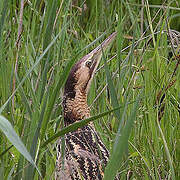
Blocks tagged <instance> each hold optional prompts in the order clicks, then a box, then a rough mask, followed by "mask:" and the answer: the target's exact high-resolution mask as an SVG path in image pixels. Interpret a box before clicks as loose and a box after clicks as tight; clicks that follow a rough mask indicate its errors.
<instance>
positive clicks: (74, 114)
mask: <svg viewBox="0 0 180 180" xmlns="http://www.w3.org/2000/svg"><path fill="white" fill-rule="evenodd" d="M89 116H90V111H89V107H88V104H87V94H86V93H82V92H81V91H77V92H76V95H75V97H74V98H68V97H67V98H65V99H64V120H65V124H66V125H69V124H72V123H74V122H76V121H80V120H82V119H85V118H88V117H89Z"/></svg>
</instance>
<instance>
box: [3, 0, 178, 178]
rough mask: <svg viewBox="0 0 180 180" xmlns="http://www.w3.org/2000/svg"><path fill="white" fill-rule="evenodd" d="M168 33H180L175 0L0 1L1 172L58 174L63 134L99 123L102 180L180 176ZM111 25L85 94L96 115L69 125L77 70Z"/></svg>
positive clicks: (173, 55) (174, 56) (174, 66)
mask: <svg viewBox="0 0 180 180" xmlns="http://www.w3.org/2000/svg"><path fill="white" fill-rule="evenodd" d="M142 4H144V6H142ZM171 29H175V30H176V31H180V4H179V2H178V1H163V3H162V2H161V1H153V0H149V1H148V0H145V1H142V2H140V1H135V0H132V1H120V0H112V1H109V0H107V1H103V0H96V1H93V0H89V1H81V0H79V1H78V0H77V1H70V0H66V1H65V0H61V1H56V0H49V1H36V0H35V1H24V0H21V1H20V0H19V1H17V0H14V1H12V2H9V1H6V0H2V1H0V114H1V115H0V125H1V127H0V129H1V132H0V175H1V176H0V177H3V179H28V180H29V179H39V177H41V178H43V179H53V178H54V171H55V162H56V144H55V142H56V140H57V138H58V137H60V136H63V135H64V134H65V133H67V132H69V131H73V130H75V129H76V128H78V127H80V126H82V125H84V124H86V123H88V122H89V121H93V122H94V124H95V127H96V129H97V131H98V133H99V134H100V136H101V138H102V140H103V142H104V143H105V145H106V146H107V148H108V149H109V150H110V152H111V157H110V160H109V164H108V165H107V168H106V171H105V179H113V177H114V176H115V175H116V174H118V175H119V177H120V178H121V179H154V180H155V179H178V178H179V177H180V150H179V149H180V141H179V139H180V133H179V130H180V129H179V122H180V121H179V119H180V95H179V92H180V71H179V70H178V69H179V66H178V65H179V64H178V61H180V58H179V54H178V49H179V47H176V46H175V45H176V43H175V41H171V40H172V38H174V39H173V40H175V38H176V37H178V32H176V33H173V32H174V31H171ZM113 31H117V32H118V35H117V39H116V42H114V43H113V45H112V46H111V48H110V49H109V50H108V52H104V54H103V58H102V61H101V64H100V66H99V69H98V71H97V74H96V77H95V79H94V81H93V84H92V87H91V90H90V93H89V96H88V104H89V105H90V107H91V115H92V118H90V119H87V120H84V121H82V122H80V123H77V124H74V125H72V126H70V127H67V128H65V129H62V125H63V122H62V121H63V117H62V107H61V102H62V91H63V86H64V83H65V81H66V79H67V76H68V73H69V71H70V69H71V67H72V66H73V64H74V63H75V62H76V61H77V60H79V59H80V58H81V57H82V56H83V55H85V54H86V53H88V52H89V51H90V50H91V49H93V48H94V47H95V46H97V45H99V43H100V42H101V41H102V40H103V39H105V37H107V36H108V35H109V34H110V33H112V32H113ZM101 35H102V36H101ZM98 37H100V38H99V39H97V38H98ZM91 42H93V43H92V44H91ZM179 42H180V40H179ZM112 57H113V58H112ZM109 60H110V61H109ZM9 123H10V124H9ZM12 126H13V130H12V129H11V128H12ZM61 129H62V131H60V130H61ZM8 131H10V132H11V133H10V132H9V133H8V134H7V132H8ZM15 132H16V134H17V135H18V136H19V137H20V139H21V140H20V139H19V138H16V135H14V136H12V134H13V133H15ZM21 141H22V142H23V144H24V145H25V147H26V149H27V150H28V152H29V154H28V152H26V149H23V148H24V146H23V145H22V144H21ZM17 144H18V145H19V146H18V145H17ZM16 148H17V149H16ZM29 155H31V156H29ZM34 163H35V164H36V165H37V169H38V170H39V171H40V172H39V173H38V171H37V169H36V168H35V164H34ZM117 172H118V173H117Z"/></svg>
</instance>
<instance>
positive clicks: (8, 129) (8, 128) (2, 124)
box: [0, 115, 41, 175]
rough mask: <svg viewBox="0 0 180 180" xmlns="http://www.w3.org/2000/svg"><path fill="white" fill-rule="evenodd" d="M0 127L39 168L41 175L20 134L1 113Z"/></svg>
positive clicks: (17, 147)
mask: <svg viewBox="0 0 180 180" xmlns="http://www.w3.org/2000/svg"><path fill="white" fill-rule="evenodd" d="M0 129H1V131H2V132H3V133H4V134H5V135H6V137H7V138H8V139H9V141H10V142H11V143H12V144H13V145H14V146H15V147H16V149H17V150H18V151H19V152H20V153H21V154H22V155H23V156H24V157H25V158H26V159H27V160H28V161H29V162H30V163H31V164H32V165H33V166H34V167H35V168H36V169H37V171H38V173H39V174H40V175H41V173H40V171H39V170H38V168H37V166H36V164H35V162H34V161H33V159H32V157H31V155H30V154H29V152H28V151H27V149H26V147H25V146H24V144H23V143H22V141H21V139H20V138H19V136H18V135H17V134H16V132H15V130H14V129H13V127H12V125H11V123H10V122H9V121H8V120H7V119H6V118H5V117H3V116H1V115H0Z"/></svg>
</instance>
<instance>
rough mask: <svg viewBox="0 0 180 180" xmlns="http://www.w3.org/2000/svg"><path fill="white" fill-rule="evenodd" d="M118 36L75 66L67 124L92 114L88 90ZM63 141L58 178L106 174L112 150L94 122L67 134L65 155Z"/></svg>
mask: <svg viewBox="0 0 180 180" xmlns="http://www.w3.org/2000/svg"><path fill="white" fill-rule="evenodd" d="M115 36H116V32H114V33H113V34H111V35H110V36H109V37H108V38H107V39H106V40H105V41H104V42H103V43H102V44H101V45H100V46H98V47H97V48H95V49H94V50H93V51H91V52H90V53H89V54H87V55H86V56H84V57H83V58H82V59H81V60H79V61H78V62H77V63H76V64H75V65H74V66H73V68H72V70H71V72H70V74H69V77H68V79H67V82H66V84H65V90H64V99H63V108H64V123H65V126H68V125H69V124H72V123H74V122H76V121H81V120H82V119H85V118H88V117H89V116H90V110H89V107H88V105H87V94H88V90H89V88H90V84H91V81H92V79H93V76H94V73H95V71H96V69H97V66H98V64H99V62H100V59H101V56H102V49H103V50H105V49H106V47H107V46H108V45H109V44H110V42H111V41H112V40H113V39H114V38H115ZM62 142H63V141H62V139H60V140H59V142H58V145H57V164H56V180H60V179H61V180H79V179H86V180H95V179H99V180H101V179H102V178H103V176H104V168H105V166H106V164H107V161H108V158H109V152H108V150H107V149H106V147H105V145H104V144H103V142H102V141H101V139H100V137H99V135H98V133H97V132H96V130H95V128H94V126H93V124H92V123H90V124H88V125H86V126H84V127H83V128H79V129H78V130H76V131H75V132H71V133H68V134H66V135H65V136H64V142H65V144H64V145H65V148H64V150H65V151H64V156H63V152H62V150H63V148H61V145H62ZM63 158H64V159H63ZM63 163H64V164H63Z"/></svg>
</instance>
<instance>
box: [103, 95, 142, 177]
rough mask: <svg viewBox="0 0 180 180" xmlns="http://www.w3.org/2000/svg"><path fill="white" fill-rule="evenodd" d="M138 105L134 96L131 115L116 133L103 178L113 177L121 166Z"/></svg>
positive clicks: (137, 100) (137, 99)
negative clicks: (119, 131)
mask: <svg viewBox="0 0 180 180" xmlns="http://www.w3.org/2000/svg"><path fill="white" fill-rule="evenodd" d="M138 107H139V97H137V98H136V101H135V103H134V107H133V109H132V112H131V115H130V117H129V119H128V120H127V122H126V125H125V127H124V128H123V130H122V133H121V134H119V133H117V135H116V141H117V142H115V144H116V146H114V149H113V153H112V155H111V157H110V160H109V162H108V165H107V167H106V169H105V176H104V180H109V179H114V178H115V176H116V173H117V171H118V170H119V168H120V166H121V161H122V157H123V155H124V153H125V150H126V149H127V146H128V139H129V135H130V132H131V129H132V126H133V122H134V120H135V119H136V114H137V110H138Z"/></svg>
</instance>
